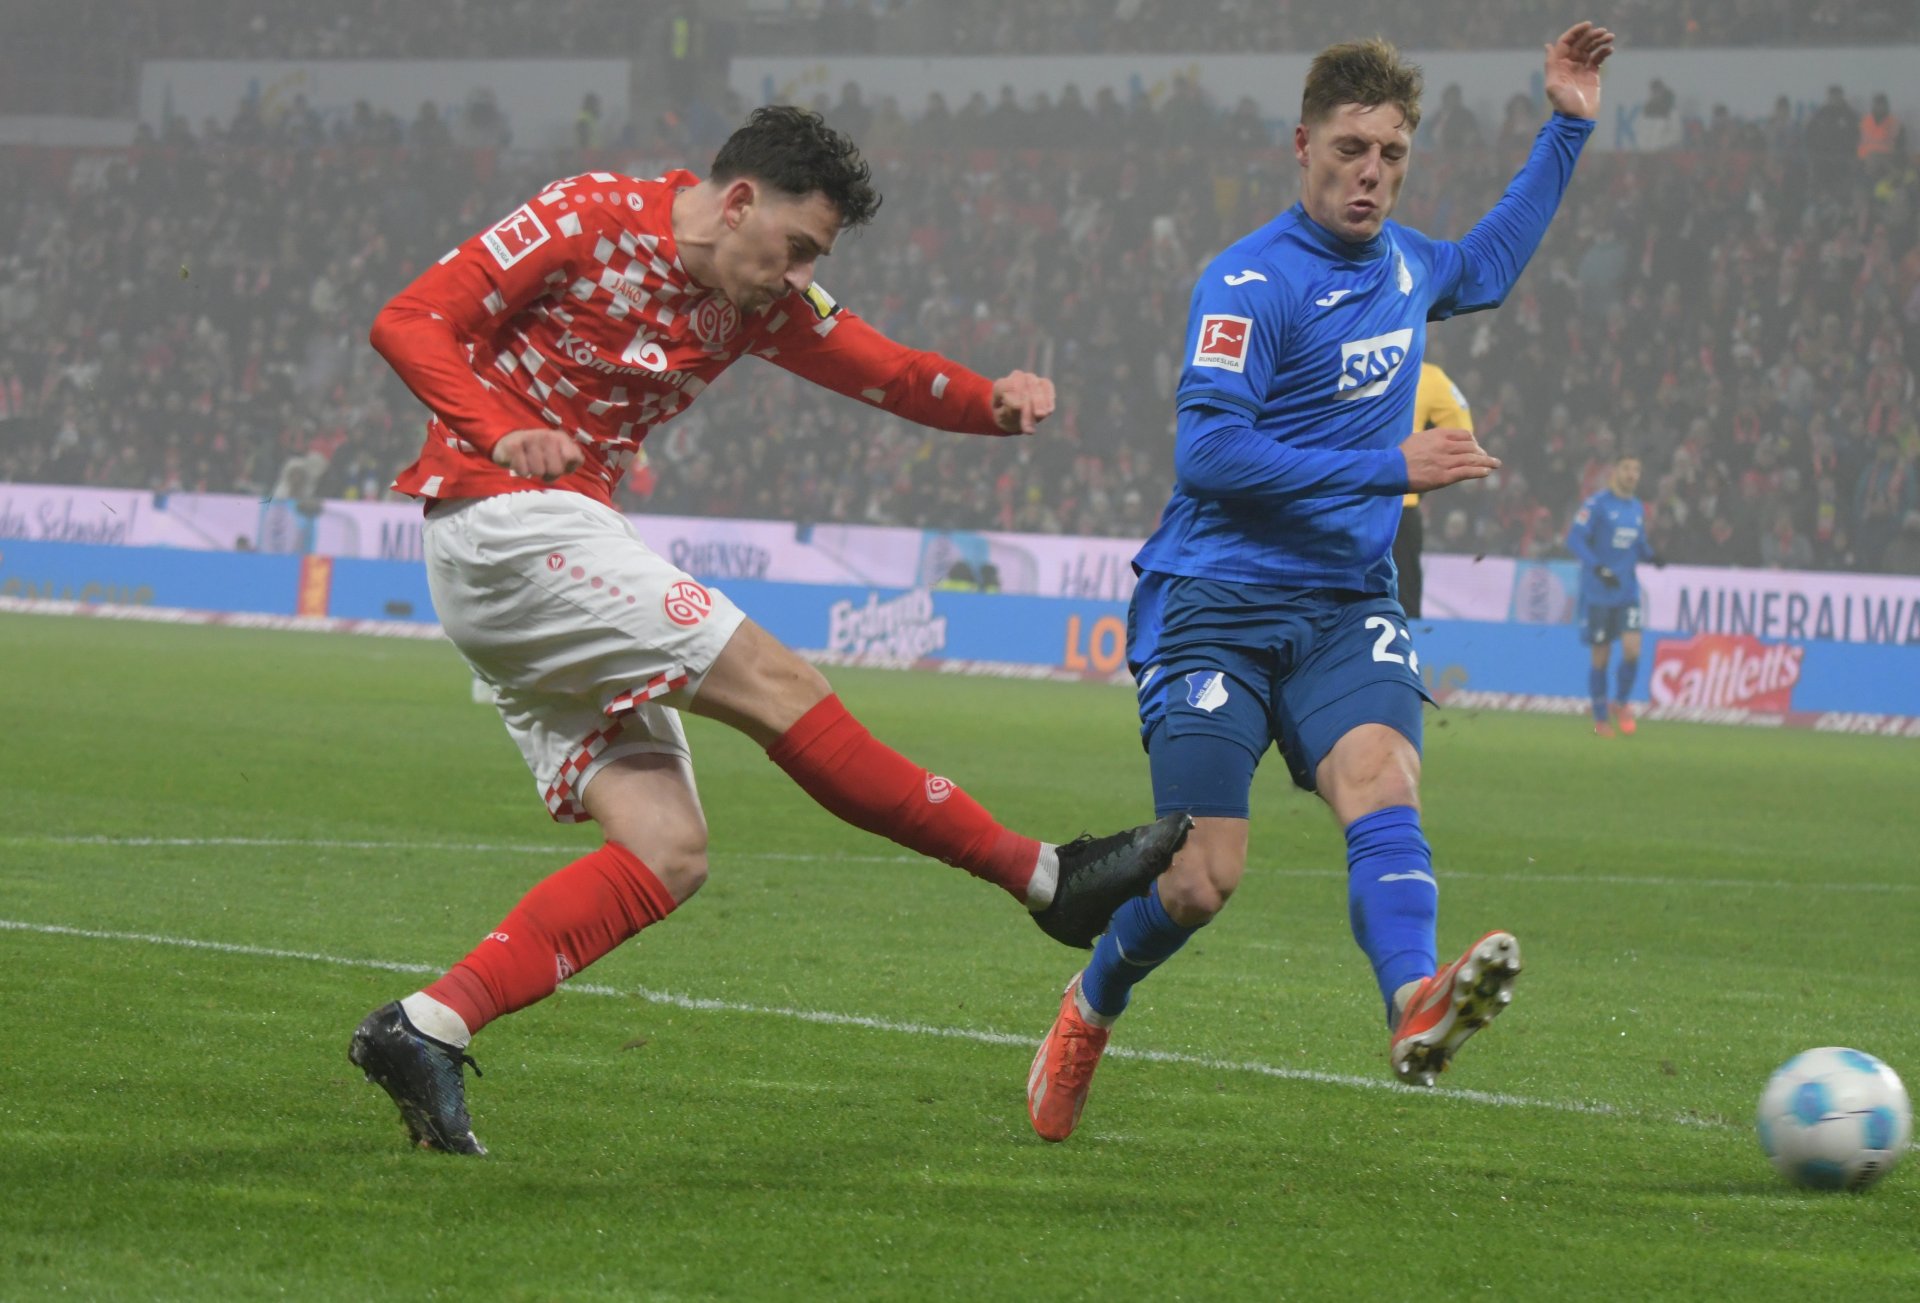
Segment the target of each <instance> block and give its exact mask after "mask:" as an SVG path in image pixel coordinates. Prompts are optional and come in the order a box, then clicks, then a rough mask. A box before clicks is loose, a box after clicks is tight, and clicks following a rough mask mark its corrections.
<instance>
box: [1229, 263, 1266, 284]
mask: <svg viewBox="0 0 1920 1303" xmlns="http://www.w3.org/2000/svg"><path fill="white" fill-rule="evenodd" d="M1220 279H1221V280H1224V281H1225V282H1226V283H1227V284H1229V285H1245V284H1247V283H1248V282H1249V281H1263V280H1265V279H1266V277H1265V276H1264V275H1262V274H1261V273H1260V272H1257V271H1255V270H1253V269H1252V268H1251V267H1249V268H1246V269H1245V270H1243V271H1242V272H1241V273H1240V274H1239V275H1238V276H1222V277H1221V278H1220Z"/></svg>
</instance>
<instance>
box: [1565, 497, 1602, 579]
mask: <svg viewBox="0 0 1920 1303" xmlns="http://www.w3.org/2000/svg"><path fill="white" fill-rule="evenodd" d="M1592 524H1593V504H1592V503H1591V502H1583V503H1581V504H1580V510H1579V511H1578V512H1577V513H1575V515H1574V517H1573V524H1572V526H1570V527H1569V528H1568V530H1567V551H1569V552H1571V553H1573V554H1574V556H1576V557H1578V558H1579V559H1580V563H1581V564H1582V565H1589V566H1591V565H1598V564H1599V561H1598V560H1597V559H1596V558H1595V556H1594V552H1593V541H1592V540H1591V539H1590V538H1588V537H1587V535H1588V534H1589V533H1590V532H1591V529H1592Z"/></svg>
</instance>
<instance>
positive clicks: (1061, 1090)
mask: <svg viewBox="0 0 1920 1303" xmlns="http://www.w3.org/2000/svg"><path fill="white" fill-rule="evenodd" d="M1079 999H1080V975H1079V974H1078V973H1076V974H1074V978H1073V980H1072V981H1071V982H1068V983H1067V992H1066V994H1065V995H1064V996H1062V997H1061V998H1060V1016H1059V1017H1058V1018H1055V1019H1054V1020H1053V1027H1052V1029H1051V1030H1049V1031H1048V1032H1047V1038H1046V1039H1045V1040H1043V1041H1041V1042H1040V1048H1039V1049H1038V1050H1036V1051H1035V1052H1034V1056H1033V1070H1032V1071H1031V1072H1029V1073H1028V1074H1027V1119H1028V1120H1029V1121H1031V1122H1032V1123H1033V1129H1034V1130H1035V1131H1037V1132H1038V1133H1039V1134H1040V1138H1041V1139H1042V1140H1051V1141H1054V1142H1056V1143H1057V1142H1059V1141H1062V1140H1065V1139H1066V1138H1067V1137H1068V1136H1070V1135H1072V1134H1073V1129H1074V1127H1075V1126H1077V1125H1079V1122H1080V1110H1081V1109H1083V1108H1085V1107H1086V1106H1087V1090H1088V1088H1089V1087H1091V1086H1092V1085H1093V1070H1094V1069H1095V1068H1097V1067H1099V1066H1100V1055H1101V1054H1102V1053H1103V1052H1104V1051H1105V1050H1106V1048H1107V1036H1108V1034H1109V1033H1110V1031H1111V1030H1112V1029H1111V1028H1107V1027H1098V1026H1095V1025H1094V1024H1093V1023H1090V1022H1088V1021H1087V1020H1086V1019H1085V1018H1083V1017H1081V1016H1080V1006H1079Z"/></svg>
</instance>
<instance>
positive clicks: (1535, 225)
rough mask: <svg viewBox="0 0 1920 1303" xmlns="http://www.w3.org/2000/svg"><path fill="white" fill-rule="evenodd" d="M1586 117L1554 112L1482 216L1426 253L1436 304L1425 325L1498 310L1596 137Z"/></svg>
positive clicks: (1542, 235)
mask: <svg viewBox="0 0 1920 1303" xmlns="http://www.w3.org/2000/svg"><path fill="white" fill-rule="evenodd" d="M1593 126H1594V124H1593V121H1592V120H1591V119H1589V118H1570V117H1568V116H1566V115H1565V114H1563V113H1556V114H1554V115H1553V116H1552V117H1551V118H1548V119H1547V125H1546V126H1544V127H1542V128H1540V134H1539V135H1538V136H1535V137H1534V140H1533V152H1532V153H1531V154H1529V155H1528V156H1527V161H1526V164H1525V166H1523V167H1522V168H1521V169H1520V171H1519V173H1518V175H1516V176H1515V177H1514V178H1513V180H1512V181H1511V182H1510V183H1509V184H1508V186H1507V192H1506V193H1505V194H1504V195H1502V196H1500V202H1499V203H1497V204H1495V205H1494V206H1493V207H1492V208H1491V209H1490V210H1488V212H1487V215H1486V216H1485V217H1482V218H1481V219H1480V220H1479V221H1478V222H1475V223H1474V225H1473V229H1472V230H1471V231H1468V232H1467V233H1466V235H1464V236H1462V237H1461V238H1460V240H1459V242H1458V243H1452V242H1448V241H1445V240H1436V241H1434V242H1433V244H1432V247H1431V252H1430V256H1431V258H1432V259H1433V263H1432V273H1433V277H1432V285H1433V290H1434V298H1433V303H1432V306H1431V307H1429V308H1428V310H1427V317H1428V319H1429V320H1433V321H1440V320H1444V319H1445V318H1447V317H1451V316H1453V315H1454V314H1455V313H1458V312H1478V311H1479V310H1480V309H1482V308H1491V307H1497V306H1498V305H1499V304H1500V303H1501V302H1502V301H1503V300H1504V299H1505V298H1506V297H1507V294H1508V292H1509V291H1510V290H1512V289H1513V285H1514V282H1515V281H1517V280H1519V279H1520V273H1521V272H1522V271H1524V270H1526V266H1527V260H1528V259H1530V258H1532V257H1533V254H1534V250H1536V249H1538V248H1539V247H1540V241H1541V240H1543V239H1545V238H1546V234H1547V224H1548V223H1549V222H1551V221H1552V220H1553V214H1554V212H1555V210H1557V209H1558V208H1559V207H1560V196H1562V195H1564V194H1565V193H1566V192H1567V184H1568V182H1570V181H1571V180H1572V179H1573V165H1574V164H1575V163H1576V162H1578V161H1579V158H1580V148H1581V146H1583V145H1585V144H1586V143H1587V137H1588V136H1590V135H1592V134H1593Z"/></svg>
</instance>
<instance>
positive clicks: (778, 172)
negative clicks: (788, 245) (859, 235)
mask: <svg viewBox="0 0 1920 1303" xmlns="http://www.w3.org/2000/svg"><path fill="white" fill-rule="evenodd" d="M707 175H708V177H709V178H711V179H712V180H715V181H732V180H735V179H737V178H739V177H743V176H745V177H752V178H753V179H754V180H756V181H764V182H766V183H767V184H768V185H770V186H772V187H773V188H774V189H776V190H779V191H782V192H783V193H785V194H789V195H792V196H793V197H794V198H796V199H798V198H804V197H805V196H807V195H810V194H821V195H824V196H826V198H827V201H828V202H829V203H831V204H832V205H833V206H834V208H835V209H837V210H838V211H839V213H840V224H841V225H842V226H865V225H866V224H867V223H868V222H870V221H872V220H873V215H874V214H875V213H877V212H879V211H880V192H879V191H878V190H875V189H874V188H873V169H872V168H871V167H869V166H868V165H867V161H866V160H865V159H864V158H861V157H860V151H859V149H858V148H856V147H855V145H854V143H853V142H852V141H851V140H849V139H847V137H845V136H843V135H841V134H840V133H839V132H838V131H835V130H834V129H833V128H832V127H830V126H828V125H827V121H826V119H825V118H823V117H821V116H820V115H819V114H818V113H815V112H813V111H812V110H811V109H803V108H800V107H798V106H796V105H792V104H769V105H766V106H764V107H762V108H757V109H755V110H754V111H753V114H752V116H750V117H749V118H748V119H747V122H746V125H745V126H743V127H741V128H740V129H739V130H738V131H736V132H734V133H733V134H732V135H731V136H728V137H727V143H726V144H724V145H722V146H720V152H719V153H718V154H715V155H714V156H713V166H712V167H711V168H709V169H708V170H707Z"/></svg>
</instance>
